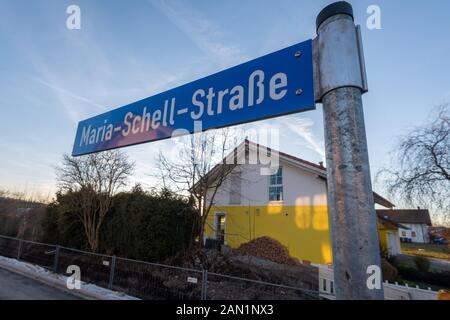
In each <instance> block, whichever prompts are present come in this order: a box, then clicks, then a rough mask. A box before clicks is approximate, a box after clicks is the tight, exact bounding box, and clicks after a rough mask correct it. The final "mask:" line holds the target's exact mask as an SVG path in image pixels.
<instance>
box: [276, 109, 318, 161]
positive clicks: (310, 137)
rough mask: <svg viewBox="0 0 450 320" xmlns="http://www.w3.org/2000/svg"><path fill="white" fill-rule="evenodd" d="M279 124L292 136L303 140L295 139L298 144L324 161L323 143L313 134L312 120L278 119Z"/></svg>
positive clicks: (297, 118) (298, 118) (296, 118)
mask: <svg viewBox="0 0 450 320" xmlns="http://www.w3.org/2000/svg"><path fill="white" fill-rule="evenodd" d="M279 122H280V125H281V126H282V127H285V128H287V129H288V130H289V131H291V132H292V134H294V135H293V136H295V135H297V136H299V137H300V138H302V139H303V140H302V139H297V141H299V142H298V143H300V144H301V145H304V146H306V147H307V148H310V149H311V150H313V151H314V152H316V153H317V154H318V155H320V157H321V158H322V160H324V159H325V147H324V142H323V140H321V139H320V138H318V137H317V136H316V135H315V134H314V133H313V131H312V128H313V126H314V121H313V120H312V119H310V118H301V117H292V118H289V119H288V118H280V119H279Z"/></svg>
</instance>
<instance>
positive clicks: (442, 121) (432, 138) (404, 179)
mask: <svg viewBox="0 0 450 320" xmlns="http://www.w3.org/2000/svg"><path fill="white" fill-rule="evenodd" d="M393 155H394V159H395V160H396V165H395V167H394V168H389V169H382V170H381V171H380V172H379V173H378V174H377V180H381V181H382V182H383V183H384V184H385V185H386V186H387V190H388V192H389V193H391V194H392V195H393V196H394V197H397V198H399V199H404V200H406V203H408V204H410V205H418V206H425V207H428V208H433V209H436V210H437V211H438V212H440V213H441V217H442V218H443V220H444V221H445V220H447V219H448V218H449V213H450V212H449V211H450V105H449V104H445V105H442V106H440V107H439V108H437V110H436V111H435V113H434V114H433V117H432V120H431V121H430V122H429V123H428V124H427V125H425V126H423V127H419V128H416V129H415V130H413V131H412V132H411V133H409V134H408V135H406V136H405V137H403V138H401V139H400V141H399V143H398V146H397V147H396V148H395V151H394V152H393Z"/></svg>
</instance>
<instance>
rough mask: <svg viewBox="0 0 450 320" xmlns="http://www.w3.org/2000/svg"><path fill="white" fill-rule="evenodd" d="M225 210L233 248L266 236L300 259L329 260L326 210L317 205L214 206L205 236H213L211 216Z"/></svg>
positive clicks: (228, 237) (227, 228)
mask: <svg viewBox="0 0 450 320" xmlns="http://www.w3.org/2000/svg"><path fill="white" fill-rule="evenodd" d="M216 212H225V213H226V235H225V241H226V243H227V245H229V246H230V247H232V248H237V247H239V246H240V245H241V244H243V243H245V242H248V241H250V240H252V239H255V238H258V237H262V236H269V237H271V238H274V239H276V240H278V241H279V242H281V243H282V244H283V245H285V246H286V247H287V248H288V249H289V253H290V254H291V256H293V257H296V258H298V259H300V260H309V261H311V262H314V263H320V264H328V263H331V262H332V254H331V238H330V233H329V226H328V209H327V206H325V205H317V206H281V205H270V206H216V207H214V208H212V210H211V212H210V214H209V215H208V221H207V225H206V227H205V235H206V236H207V237H211V238H214V230H213V227H214V216H215V213H216Z"/></svg>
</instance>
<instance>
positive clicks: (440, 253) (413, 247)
mask: <svg viewBox="0 0 450 320" xmlns="http://www.w3.org/2000/svg"><path fill="white" fill-rule="evenodd" d="M401 246H402V254H407V255H411V256H421V257H429V258H436V259H445V260H450V249H449V246H448V245H445V244H432V243H402V244H401Z"/></svg>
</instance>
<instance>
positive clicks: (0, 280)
mask: <svg viewBox="0 0 450 320" xmlns="http://www.w3.org/2000/svg"><path fill="white" fill-rule="evenodd" d="M0 300H80V298H78V297H77V296H74V295H71V294H70V293H67V292H64V291H62V290H58V289H56V288H53V287H51V286H48V285H45V284H43V283H41V282H39V281H36V280H33V279H30V278H27V277H24V276H22V275H20V274H17V273H14V272H11V271H8V270H5V269H2V268H0Z"/></svg>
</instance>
